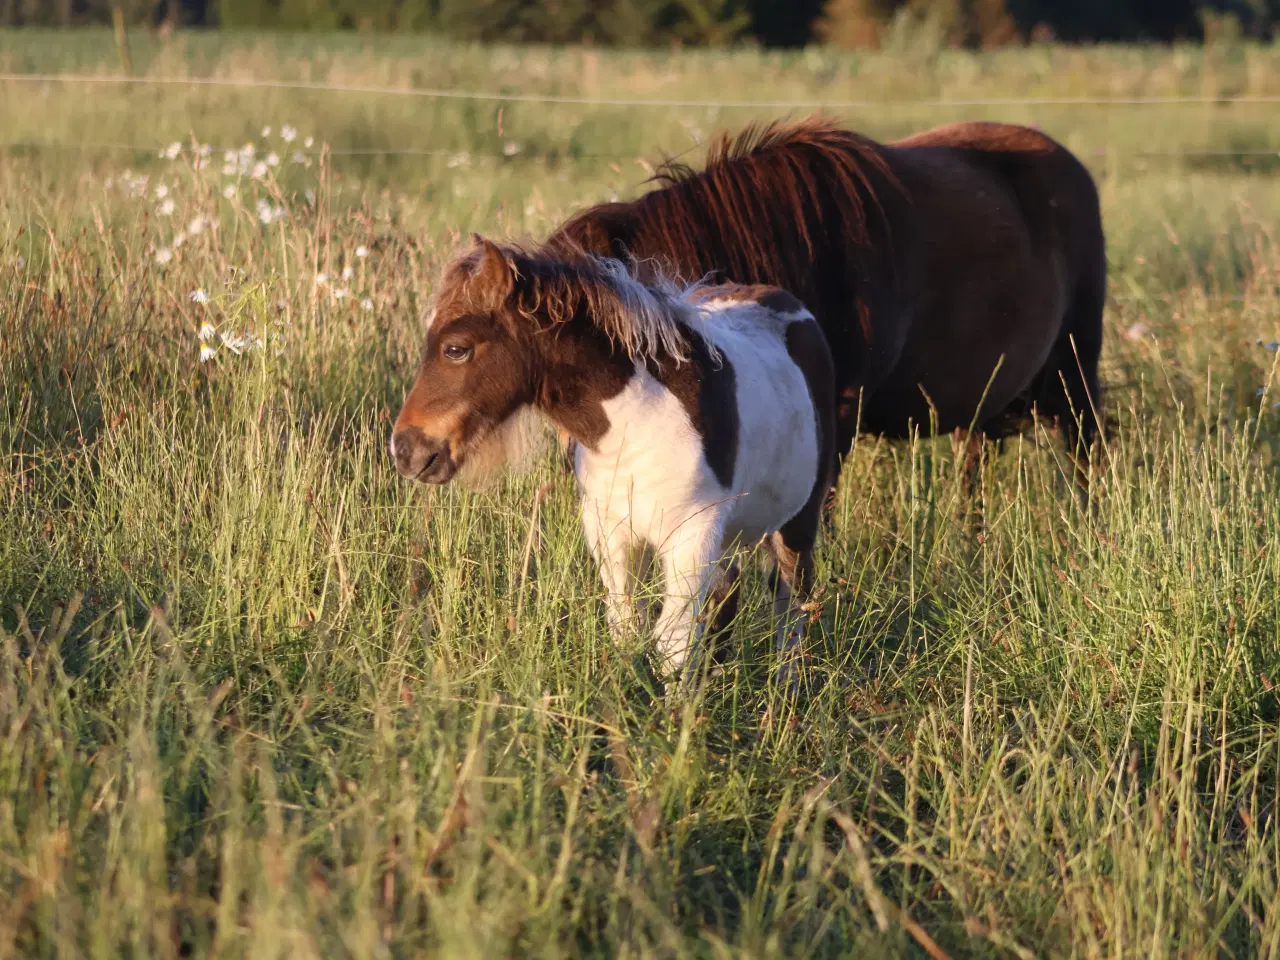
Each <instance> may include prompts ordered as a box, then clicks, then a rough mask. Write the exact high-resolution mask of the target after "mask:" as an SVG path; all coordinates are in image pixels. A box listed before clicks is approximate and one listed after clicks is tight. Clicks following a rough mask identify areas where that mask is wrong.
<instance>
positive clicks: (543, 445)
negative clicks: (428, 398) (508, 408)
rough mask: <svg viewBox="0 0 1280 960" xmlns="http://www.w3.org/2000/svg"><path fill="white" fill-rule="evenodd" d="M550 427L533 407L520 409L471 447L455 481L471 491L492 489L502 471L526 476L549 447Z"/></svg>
mask: <svg viewBox="0 0 1280 960" xmlns="http://www.w3.org/2000/svg"><path fill="white" fill-rule="evenodd" d="M551 436H552V430H551V425H550V424H549V423H548V422H547V419H546V418H545V417H543V416H542V415H541V414H540V413H539V412H538V411H537V410H535V409H534V408H533V407H528V406H525V407H521V408H520V409H519V410H517V411H516V412H515V413H513V414H512V415H511V416H510V417H508V418H507V419H506V420H505V421H503V422H502V423H500V424H499V425H498V426H497V427H495V428H494V429H493V430H491V431H489V433H488V434H486V435H485V436H484V437H483V438H481V439H480V440H479V442H477V443H474V444H472V445H471V446H470V447H469V448H468V450H467V455H466V458H465V459H464V460H463V462H462V466H461V467H460V468H459V470H458V475H457V477H456V479H457V480H458V481H460V482H461V483H463V484H464V485H465V486H467V487H468V488H470V489H472V490H486V489H490V488H492V487H493V486H494V485H495V484H496V483H497V482H498V480H499V479H500V478H501V476H502V474H503V472H504V470H512V471H514V472H516V473H525V472H528V471H529V470H532V469H533V468H534V467H535V466H537V463H538V460H539V459H540V458H541V457H542V454H543V453H544V452H545V451H546V449H547V447H548V446H549V445H550V440H551Z"/></svg>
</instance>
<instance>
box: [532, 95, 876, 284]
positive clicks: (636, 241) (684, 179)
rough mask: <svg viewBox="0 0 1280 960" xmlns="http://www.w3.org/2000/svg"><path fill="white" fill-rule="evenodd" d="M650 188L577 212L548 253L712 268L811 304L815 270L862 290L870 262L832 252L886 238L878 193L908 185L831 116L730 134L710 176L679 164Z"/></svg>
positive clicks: (663, 170) (717, 147)
mask: <svg viewBox="0 0 1280 960" xmlns="http://www.w3.org/2000/svg"><path fill="white" fill-rule="evenodd" d="M650 180H651V181H652V182H655V183H657V184H658V185H659V186H658V189H656V190H652V191H650V192H649V193H646V194H643V195H642V196H640V197H639V198H637V199H636V200H634V201H631V202H629V203H618V204H601V205H599V206H596V207H592V208H589V209H587V210H583V211H580V212H579V213H577V214H575V215H574V216H573V217H571V218H570V219H569V220H567V221H566V222H565V223H564V224H563V225H562V226H561V227H560V229H559V230H558V231H557V232H556V234H554V235H553V236H552V237H551V238H550V240H548V246H550V247H555V246H557V245H559V244H567V245H570V246H573V245H581V246H584V247H586V248H587V249H590V250H594V251H597V252H605V251H606V250H607V251H608V252H609V253H610V254H611V255H614V256H622V255H625V253H626V252H628V251H629V252H632V253H634V254H636V255H638V256H651V257H652V256H665V257H666V258H668V259H669V260H671V261H673V263H672V264H671V265H672V266H674V265H676V264H679V265H683V266H685V267H686V268H688V265H690V264H702V265H704V267H703V271H705V270H710V269H713V268H716V269H718V270H719V271H720V272H721V273H722V276H721V277H720V279H722V280H733V281H738V282H744V283H746V282H754V283H772V284H776V285H777V286H780V287H782V288H784V289H787V290H790V291H791V292H792V293H794V294H796V295H798V296H800V297H801V299H806V296H808V295H811V294H812V292H813V289H814V284H815V278H814V272H815V270H818V269H824V268H825V269H828V270H835V271H842V272H844V273H845V274H846V275H847V278H848V281H849V282H850V283H853V282H855V281H854V277H855V276H856V275H857V274H859V273H861V272H863V269H862V268H864V264H862V263H860V262H853V261H854V260H855V259H856V258H854V257H852V256H848V259H847V261H842V262H832V252H833V251H845V252H847V251H850V250H851V249H852V248H854V247H860V246H865V245H866V244H868V243H870V241H871V240H873V239H875V238H876V237H877V236H882V235H883V234H884V233H885V232H886V231H887V230H888V223H887V219H886V217H885V216H884V211H883V208H882V206H881V202H880V196H879V192H880V190H881V189H882V188H883V187H885V186H886V185H891V186H893V187H895V188H896V187H897V186H898V184H897V181H896V179H895V178H894V176H893V174H892V172H891V171H890V170H889V167H888V165H887V163H886V162H885V160H884V158H883V156H882V155H881V153H880V150H879V148H878V145H877V144H876V143H875V142H874V141H872V140H870V139H868V138H867V137H863V136H861V135H859V134H857V133H854V132H853V131H850V130H846V129H843V128H842V127H840V126H838V125H837V124H835V123H834V122H832V121H831V120H828V119H826V118H822V117H808V118H805V119H803V120H799V121H794V122H781V121H774V122H772V123H769V124H766V125H763V126H761V125H752V126H749V127H747V128H746V129H745V130H744V131H742V132H741V133H739V134H738V135H737V136H735V137H730V136H729V135H728V134H722V135H721V136H720V137H719V139H718V140H717V141H716V142H715V143H714V144H713V145H712V146H711V148H710V150H709V151H708V155H707V161H706V164H705V165H704V167H703V169H702V170H694V169H692V168H691V167H689V166H687V165H685V164H683V163H678V162H675V161H668V162H666V163H664V164H663V165H662V166H661V167H660V168H659V169H658V171H657V172H656V173H655V174H654V176H653V177H651V178H650ZM837 238H840V242H836V241H837ZM847 240H852V241H854V242H853V244H849V243H848V242H846V241H847ZM700 272H702V271H700ZM685 279H692V277H686V278H685Z"/></svg>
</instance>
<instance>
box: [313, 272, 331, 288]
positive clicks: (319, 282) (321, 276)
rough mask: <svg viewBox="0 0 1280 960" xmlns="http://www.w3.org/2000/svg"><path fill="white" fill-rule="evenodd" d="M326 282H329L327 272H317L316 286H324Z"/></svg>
mask: <svg viewBox="0 0 1280 960" xmlns="http://www.w3.org/2000/svg"><path fill="white" fill-rule="evenodd" d="M328 282H329V275H328V274H327V273H317V274H316V286H317V287H323V286H324V285H325V284H326V283H328Z"/></svg>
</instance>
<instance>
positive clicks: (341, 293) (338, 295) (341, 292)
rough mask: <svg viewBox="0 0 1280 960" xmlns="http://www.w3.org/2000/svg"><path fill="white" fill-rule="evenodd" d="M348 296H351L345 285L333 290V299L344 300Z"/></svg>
mask: <svg viewBox="0 0 1280 960" xmlns="http://www.w3.org/2000/svg"><path fill="white" fill-rule="evenodd" d="M349 296H351V291H350V290H348V289H347V288H346V287H339V288H338V289H337V290H335V291H333V299H335V300H345V299H347V297H349Z"/></svg>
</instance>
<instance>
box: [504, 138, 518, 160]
mask: <svg viewBox="0 0 1280 960" xmlns="http://www.w3.org/2000/svg"><path fill="white" fill-rule="evenodd" d="M519 152H520V144H518V143H516V142H515V141H514V140H508V141H507V142H506V143H504V144H503V145H502V155H503V156H504V157H514V156H515V155H516V154H517V153H519Z"/></svg>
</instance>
